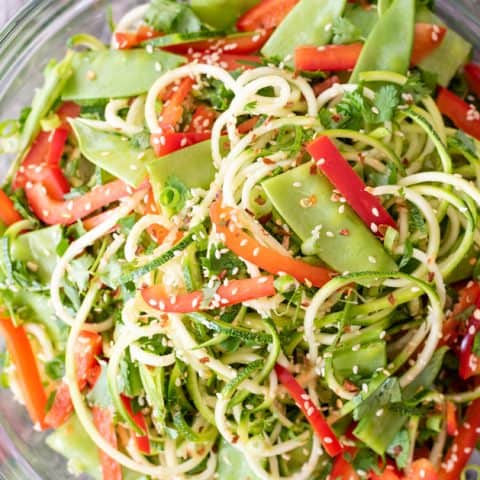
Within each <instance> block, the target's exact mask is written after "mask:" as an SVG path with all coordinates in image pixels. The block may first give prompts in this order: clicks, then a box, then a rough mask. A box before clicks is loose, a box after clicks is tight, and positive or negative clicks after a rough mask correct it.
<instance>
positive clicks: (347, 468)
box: [330, 447, 360, 480]
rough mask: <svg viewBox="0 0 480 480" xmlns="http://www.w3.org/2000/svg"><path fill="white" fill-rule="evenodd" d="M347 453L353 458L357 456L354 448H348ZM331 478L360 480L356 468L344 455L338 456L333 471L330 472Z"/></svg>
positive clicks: (334, 479) (333, 479)
mask: <svg viewBox="0 0 480 480" xmlns="http://www.w3.org/2000/svg"><path fill="white" fill-rule="evenodd" d="M345 451H346V452H347V453H348V454H349V455H350V456H351V457H353V456H355V453H356V451H357V449H356V448H354V447H346V448H345ZM330 478H331V479H332V480H336V479H337V478H338V479H340V478H341V479H342V480H359V479H360V477H359V476H358V474H357V472H356V470H355V468H354V467H353V465H352V464H351V463H350V462H349V461H347V460H346V458H345V457H344V456H343V455H337V456H336V457H335V460H334V461H333V466H332V471H331V472H330Z"/></svg>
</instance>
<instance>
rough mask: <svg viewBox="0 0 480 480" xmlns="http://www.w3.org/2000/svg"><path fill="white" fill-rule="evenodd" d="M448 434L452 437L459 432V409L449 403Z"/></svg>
mask: <svg viewBox="0 0 480 480" xmlns="http://www.w3.org/2000/svg"><path fill="white" fill-rule="evenodd" d="M446 413H447V433H448V434H449V435H451V436H453V435H456V434H457V432H458V422H457V407H456V406H455V404H454V403H453V402H447V412H446Z"/></svg>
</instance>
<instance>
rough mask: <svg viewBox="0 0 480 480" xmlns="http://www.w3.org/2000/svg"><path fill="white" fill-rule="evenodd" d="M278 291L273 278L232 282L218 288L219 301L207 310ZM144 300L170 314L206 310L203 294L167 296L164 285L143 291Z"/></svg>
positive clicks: (263, 277) (198, 292) (273, 293)
mask: <svg viewBox="0 0 480 480" xmlns="http://www.w3.org/2000/svg"><path fill="white" fill-rule="evenodd" d="M275 293H276V290H275V286H274V284H273V277H272V276H262V277H257V278H245V279H242V280H230V282H229V283H228V285H221V286H220V287H218V289H217V291H216V294H217V295H218V299H217V300H215V299H214V300H212V302H211V303H210V305H209V306H208V307H207V308H218V307H229V306H231V305H237V304H239V303H242V302H248V301H249V300H255V299H257V298H263V297H271V296H272V295H275ZM142 296H143V299H144V300H145V301H146V302H147V303H148V304H149V305H150V306H152V307H154V308H156V309H157V310H161V311H162V312H168V313H190V312H198V311H200V310H206V309H207V308H203V307H202V301H203V298H204V296H203V292H201V291H197V292H192V293H187V294H185V295H177V296H172V295H166V294H165V290H164V287H163V285H154V286H153V287H146V288H143V289H142Z"/></svg>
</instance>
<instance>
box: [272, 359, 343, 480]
mask: <svg viewBox="0 0 480 480" xmlns="http://www.w3.org/2000/svg"><path fill="white" fill-rule="evenodd" d="M275 372H276V374H277V376H278V380H279V382H280V383H281V384H282V385H283V386H284V387H285V388H286V389H287V391H288V393H289V394H290V395H291V397H292V398H293V400H294V401H295V403H296V404H297V407H298V408H300V410H301V411H302V412H303V414H304V415H305V416H306V417H307V420H308V421H309V423H310V424H311V425H312V427H313V429H314V430H315V433H316V434H317V436H318V438H319V439H320V442H321V443H322V445H323V448H324V449H325V451H326V452H327V453H328V454H329V455H330V456H331V457H335V456H337V455H339V454H340V453H342V452H343V446H342V444H341V443H340V441H339V440H338V438H337V437H336V435H335V433H334V431H333V430H332V429H331V427H330V425H329V424H328V423H327V421H326V420H325V418H324V416H323V415H322V413H321V412H320V410H319V409H318V408H317V407H316V406H315V404H314V403H313V402H312V399H311V398H310V396H309V395H308V394H307V392H305V390H304V389H303V388H302V387H301V385H300V384H299V383H298V382H297V380H295V377H294V376H293V375H292V374H291V373H290V372H289V371H288V370H287V369H286V368H285V367H284V366H282V365H280V364H278V363H277V364H276V365H275ZM342 478H343V477H342Z"/></svg>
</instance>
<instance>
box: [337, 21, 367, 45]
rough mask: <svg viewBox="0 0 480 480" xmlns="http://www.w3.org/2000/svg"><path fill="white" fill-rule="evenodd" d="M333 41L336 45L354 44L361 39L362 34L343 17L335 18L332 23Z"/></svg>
mask: <svg viewBox="0 0 480 480" xmlns="http://www.w3.org/2000/svg"><path fill="white" fill-rule="evenodd" d="M332 32H333V39H332V42H333V43H335V44H336V45H342V44H347V43H354V42H356V41H358V40H361V39H362V32H361V31H360V29H359V28H358V27H357V26H355V25H354V24H353V23H352V22H351V21H350V20H348V19H347V18H345V17H337V18H336V19H335V20H334V21H333V23H332Z"/></svg>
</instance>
